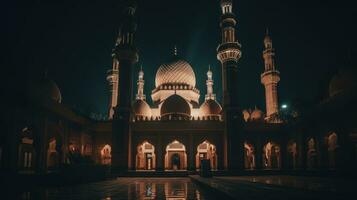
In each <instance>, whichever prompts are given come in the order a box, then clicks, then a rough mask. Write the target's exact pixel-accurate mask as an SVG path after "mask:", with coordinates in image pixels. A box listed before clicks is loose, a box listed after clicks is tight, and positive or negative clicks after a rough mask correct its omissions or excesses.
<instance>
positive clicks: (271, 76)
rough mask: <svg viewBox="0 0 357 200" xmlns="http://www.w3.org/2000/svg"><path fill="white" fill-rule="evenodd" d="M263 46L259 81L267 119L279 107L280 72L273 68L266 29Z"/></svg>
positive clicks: (272, 58) (276, 111) (270, 43)
mask: <svg viewBox="0 0 357 200" xmlns="http://www.w3.org/2000/svg"><path fill="white" fill-rule="evenodd" d="M264 47H265V49H264V51H263V58H264V64H265V70H264V72H263V73H262V74H261V83H262V84H263V85H264V87H265V103H266V112H267V113H266V115H267V118H268V119H269V118H270V117H271V116H272V115H273V114H276V113H278V109H279V105H278V91H277V86H278V82H279V81H280V73H279V71H278V70H276V68H275V62H274V56H275V52H274V49H273V42H272V40H271V38H270V36H269V33H268V30H267V33H266V36H265V38H264Z"/></svg>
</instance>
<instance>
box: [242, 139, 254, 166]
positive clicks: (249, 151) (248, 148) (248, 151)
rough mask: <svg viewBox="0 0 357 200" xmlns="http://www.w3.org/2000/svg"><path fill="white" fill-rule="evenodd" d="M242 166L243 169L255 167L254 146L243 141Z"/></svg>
mask: <svg viewBox="0 0 357 200" xmlns="http://www.w3.org/2000/svg"><path fill="white" fill-rule="evenodd" d="M244 167H245V169H255V150H254V146H253V145H252V144H250V143H247V142H244Z"/></svg>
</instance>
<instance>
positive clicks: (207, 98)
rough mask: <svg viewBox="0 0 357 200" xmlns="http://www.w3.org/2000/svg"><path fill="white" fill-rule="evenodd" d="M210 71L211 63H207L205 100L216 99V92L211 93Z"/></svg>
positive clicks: (211, 80)
mask: <svg viewBox="0 0 357 200" xmlns="http://www.w3.org/2000/svg"><path fill="white" fill-rule="evenodd" d="M212 75H213V73H212V71H211V65H208V71H207V81H206V85H207V94H206V96H205V99H206V100H210V99H211V100H216V94H214V93H213V79H212Z"/></svg>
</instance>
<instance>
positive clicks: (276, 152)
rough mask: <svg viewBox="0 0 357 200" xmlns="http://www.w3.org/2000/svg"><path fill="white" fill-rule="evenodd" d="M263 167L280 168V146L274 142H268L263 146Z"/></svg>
mask: <svg viewBox="0 0 357 200" xmlns="http://www.w3.org/2000/svg"><path fill="white" fill-rule="evenodd" d="M263 167H264V168H265V169H280V167H281V162H280V146H279V145H277V144H276V143H274V142H268V143H267V144H266V145H265V146H264V147H263Z"/></svg>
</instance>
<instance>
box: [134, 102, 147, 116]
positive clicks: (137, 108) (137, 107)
mask: <svg viewBox="0 0 357 200" xmlns="http://www.w3.org/2000/svg"><path fill="white" fill-rule="evenodd" d="M133 112H134V114H135V115H136V116H144V117H149V116H151V108H150V106H149V104H147V103H146V101H144V100H136V101H135V102H134V103H133Z"/></svg>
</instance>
